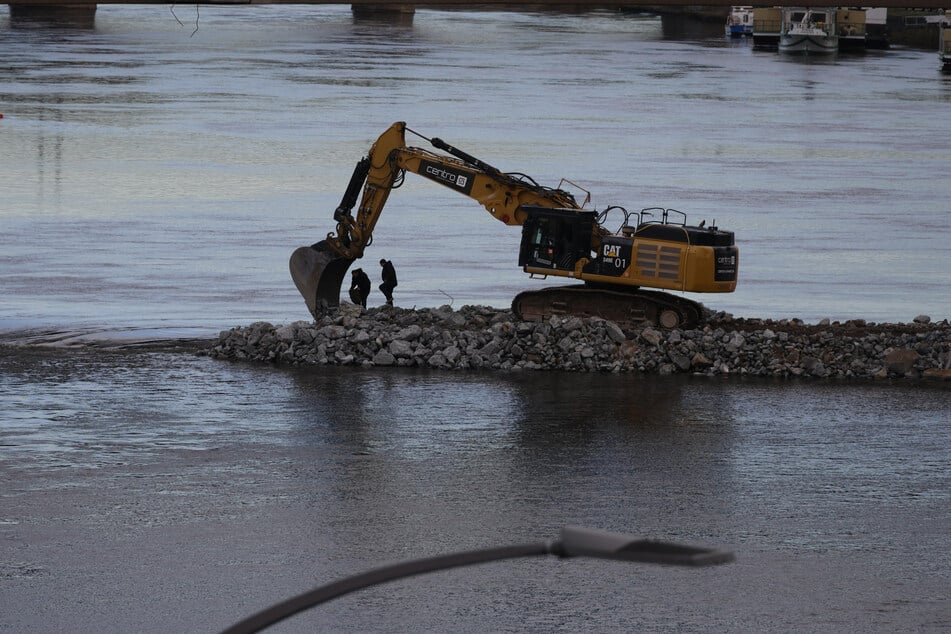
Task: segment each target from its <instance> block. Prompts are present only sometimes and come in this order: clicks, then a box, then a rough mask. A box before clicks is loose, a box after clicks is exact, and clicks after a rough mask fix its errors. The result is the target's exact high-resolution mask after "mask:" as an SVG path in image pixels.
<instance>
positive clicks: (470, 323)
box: [208, 304, 951, 379]
mask: <svg viewBox="0 0 951 634" xmlns="http://www.w3.org/2000/svg"><path fill="white" fill-rule="evenodd" d="M208 354H209V355H210V356H212V357H215V358H219V359H231V360H241V361H257V362H268V363H275V364H286V365H357V366H367V367H370V366H382V367H388V366H401V367H425V368H435V369H442V370H469V369H487V370H501V371H525V370H543V371H545V370H560V371H570V372H609V373H644V374H659V375H671V374H682V373H691V374H701V375H710V376H713V375H731V374H739V375H750V376H763V377H816V378H876V379H885V378H899V377H900V378H908V379H921V378H930V379H951V324H949V323H948V321H947V320H944V321H941V322H938V323H934V322H932V321H931V319H930V318H929V317H927V316H923V315H922V316H919V317H916V318H915V320H914V321H912V322H910V323H906V324H873V323H867V322H865V321H862V320H852V321H848V322H842V323H840V322H829V321H827V320H823V321H822V322H820V323H818V324H815V325H807V324H805V323H803V322H802V321H800V320H797V319H789V320H761V319H735V318H733V317H732V316H730V315H726V314H722V313H720V314H712V313H711V314H709V315H708V318H707V321H706V323H705V324H704V326H703V327H701V328H697V329H693V330H677V329H675V330H660V329H657V328H655V327H653V326H650V325H635V326H627V327H622V326H621V325H618V324H615V323H613V322H610V321H606V320H603V319H599V318H584V319H583V318H579V317H553V318H551V319H548V320H545V321H541V322H525V321H519V320H518V319H516V318H515V316H514V315H513V314H512V313H511V311H507V310H500V309H496V308H492V307H486V306H463V307H462V308H460V309H459V310H453V309H452V308H451V307H449V306H443V307H440V308H433V309H415V310H414V309H402V308H385V307H382V308H372V309H369V310H366V311H364V310H361V309H360V308H359V307H358V306H354V305H352V304H343V305H342V306H341V307H340V309H339V310H337V311H334V312H332V313H330V314H328V315H325V316H323V317H322V318H321V319H319V320H317V321H315V322H304V321H299V322H294V323H291V324H287V325H277V326H276V325H273V324H270V323H266V322H258V323H254V324H251V325H249V326H245V327H238V328H233V329H231V330H227V331H224V332H222V333H220V335H219V337H218V341H217V342H216V343H214V345H212V346H211V349H210V351H209V352H208Z"/></svg>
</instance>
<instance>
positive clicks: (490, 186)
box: [290, 122, 738, 327]
mask: <svg viewBox="0 0 951 634" xmlns="http://www.w3.org/2000/svg"><path fill="white" fill-rule="evenodd" d="M407 132H411V133H413V134H416V135H417V136H419V137H420V138H423V139H425V140H427V141H429V142H430V144H431V145H432V146H433V147H434V148H435V149H437V150H440V151H441V153H436V152H433V151H431V150H428V149H423V148H419V147H411V146H407V145H406V133H407ZM406 172H412V173H415V174H418V175H420V176H423V177H424V178H427V179H429V180H432V181H434V182H436V183H439V184H440V185H443V186H444V187H448V188H449V189H452V190H453V191H456V192H458V193H460V194H463V195H465V196H468V197H469V198H472V199H473V200H475V201H476V202H478V203H479V204H481V205H482V206H483V207H484V208H485V209H486V211H488V212H489V213H490V214H491V215H492V216H493V217H494V218H496V219H497V220H499V221H500V222H502V223H504V224H506V225H509V226H520V227H521V228H522V242H521V247H520V250H519V257H518V263H519V265H520V266H522V268H523V270H524V271H525V272H527V273H530V274H531V275H532V277H542V278H544V277H548V276H556V277H568V278H573V279H575V280H577V281H581V282H584V284H581V285H574V286H561V287H555V288H549V289H543V290H541V291H527V292H523V293H520V294H519V295H518V296H517V297H516V298H515V299H514V300H513V303H512V308H513V311H514V312H515V313H516V314H517V315H518V316H520V317H522V318H526V319H539V318H543V317H545V316H548V315H551V314H578V315H599V316H601V317H604V318H608V319H612V320H615V321H619V322H631V321H645V320H646V321H651V322H653V323H656V324H659V325H662V326H665V327H676V326H688V325H695V324H696V323H699V321H700V320H701V319H702V310H701V308H702V307H701V306H700V305H699V304H697V303H696V302H693V301H691V300H688V299H686V298H684V297H679V296H675V295H671V294H669V293H664V292H660V291H644V290H640V287H646V288H654V289H664V290H676V291H695V292H713V293H718V292H719V293H722V292H732V291H733V290H734V289H735V287H736V277H737V262H738V251H737V249H736V246H735V244H734V241H733V233H732V232H729V231H723V230H720V229H718V228H717V227H715V226H711V227H704V223H701V224H700V225H699V226H690V225H687V223H686V216H684V215H683V214H681V213H680V212H678V211H675V210H671V209H662V208H651V209H644V210H642V211H641V212H639V213H637V214H636V223H633V224H632V222H631V220H632V219H633V218H634V217H635V214H631V213H628V212H627V211H626V210H625V209H623V208H621V207H608V208H607V209H605V210H604V211H602V212H600V213H599V212H596V211H592V210H586V209H584V208H583V207H584V204H586V203H587V198H586V199H585V201H584V202H583V203H582V204H578V202H577V201H576V200H575V197H574V196H573V195H572V194H571V193H570V192H568V191H566V190H563V189H561V188H560V187H559V188H551V187H543V186H541V185H539V184H538V183H536V182H535V181H534V180H533V179H531V178H529V177H527V176H525V175H522V174H516V173H504V172H502V171H501V170H499V169H498V168H496V167H493V166H492V165H489V164H488V163H485V162H484V161H481V160H479V159H477V158H476V157H474V156H472V155H470V154H468V153H466V152H463V151H462V150H460V149H458V148H455V147H453V146H451V145H449V144H448V143H446V142H445V141H442V140H441V139H438V138H432V139H428V138H426V137H424V136H422V135H420V134H418V133H416V132H414V131H412V130H409V129H408V128H407V127H406V124H405V123H403V122H396V123H394V124H393V125H392V126H390V127H389V128H388V129H387V130H386V131H385V132H384V133H383V134H382V135H380V137H379V138H378V139H377V140H376V142H375V143H374V144H373V146H372V147H371V148H370V151H369V152H368V154H367V156H366V157H364V158H363V159H361V160H360V161H359V162H358V163H357V165H356V167H355V168H354V172H353V175H352V177H351V179H350V183H349V185H348V186H347V189H346V192H345V193H344V196H343V199H342V200H341V202H340V205H338V206H337V209H336V210H335V211H334V214H333V217H334V220H335V221H336V223H337V226H336V232H331V233H328V234H327V237H326V238H325V239H323V240H321V241H319V242H317V243H315V244H313V245H311V246H309V247H300V248H299V249H297V250H296V251H294V253H293V254H292V255H291V259H290V272H291V277H292V278H293V279H294V283H295V284H296V285H297V288H298V290H299V291H300V293H301V295H302V296H303V297H304V300H305V302H306V303H307V308H308V309H309V310H310V312H311V314H313V315H314V316H315V317H317V316H319V315H320V314H321V313H322V312H323V311H324V310H326V309H327V308H332V307H335V306H337V305H338V304H339V302H340V290H341V287H342V284H343V279H344V276H345V275H346V273H347V270H348V269H349V268H350V265H351V264H352V263H353V261H354V260H356V259H358V258H361V257H363V255H364V251H365V249H366V247H367V246H369V245H370V243H371V241H372V238H373V231H374V228H375V227H376V223H377V221H378V220H379V217H380V213H381V212H382V211H383V208H384V206H385V205H386V202H387V199H388V198H389V195H390V193H391V192H392V191H393V190H394V189H396V188H398V187H399V186H400V185H401V184H402V183H403V178H404V176H405V174H406ZM358 198H359V203H358V201H357V199H358ZM354 208H356V211H355V212H354ZM611 212H618V213H621V214H623V220H622V223H621V226H620V228H619V229H618V230H617V231H616V232H612V231H610V230H608V229H607V228H606V227H605V226H604V223H605V222H606V220H607V218H608V216H609V214H610V213H611ZM655 215H659V216H660V219H656V218H655V217H654V216H655Z"/></svg>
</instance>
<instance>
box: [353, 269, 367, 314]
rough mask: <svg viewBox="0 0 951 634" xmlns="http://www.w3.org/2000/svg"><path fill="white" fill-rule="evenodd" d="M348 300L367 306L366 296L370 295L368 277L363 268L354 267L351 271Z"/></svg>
mask: <svg viewBox="0 0 951 634" xmlns="http://www.w3.org/2000/svg"><path fill="white" fill-rule="evenodd" d="M350 279H351V284H350V301H352V302H353V303H354V304H359V305H360V306H363V307H364V308H366V307H367V297H369V296H370V278H369V276H368V275H367V274H366V273H364V272H363V269H354V270H353V271H352V273H351V277H350Z"/></svg>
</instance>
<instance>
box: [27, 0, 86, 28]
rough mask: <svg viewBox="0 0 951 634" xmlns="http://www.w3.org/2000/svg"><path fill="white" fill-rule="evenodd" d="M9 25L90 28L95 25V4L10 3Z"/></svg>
mask: <svg viewBox="0 0 951 634" xmlns="http://www.w3.org/2000/svg"><path fill="white" fill-rule="evenodd" d="M8 6H9V7H10V25H11V26H13V27H18V26H30V25H51V26H60V27H72V28H78V29H91V28H94V27H95V26H96V8H97V5H95V4H10V5H8Z"/></svg>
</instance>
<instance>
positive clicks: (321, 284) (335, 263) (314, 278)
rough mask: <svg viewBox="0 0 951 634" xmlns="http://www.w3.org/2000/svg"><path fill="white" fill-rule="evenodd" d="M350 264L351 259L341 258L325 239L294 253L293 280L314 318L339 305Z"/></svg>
mask: <svg viewBox="0 0 951 634" xmlns="http://www.w3.org/2000/svg"><path fill="white" fill-rule="evenodd" d="M351 264H353V259H352V258H345V257H341V256H340V255H339V254H338V253H337V252H336V251H335V250H334V249H333V248H332V247H331V246H330V245H329V244H327V241H326V240H321V241H320V242H318V243H317V244H314V245H311V246H309V247H300V248H299V249H297V250H296V251H294V253H292V254H291V261H290V269H291V277H292V278H293V279H294V284H295V285H296V286H297V290H298V291H300V294H301V295H302V296H303V297H304V301H305V302H306V303H307V309H308V310H309V311H310V314H311V315H313V316H314V318H315V319H316V318H317V317H319V316H320V315H321V313H323V311H324V310H326V309H328V308H333V307H336V306H339V305H340V288H341V286H342V285H343V278H344V276H345V275H346V274H347V269H349V268H350V265H351Z"/></svg>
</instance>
